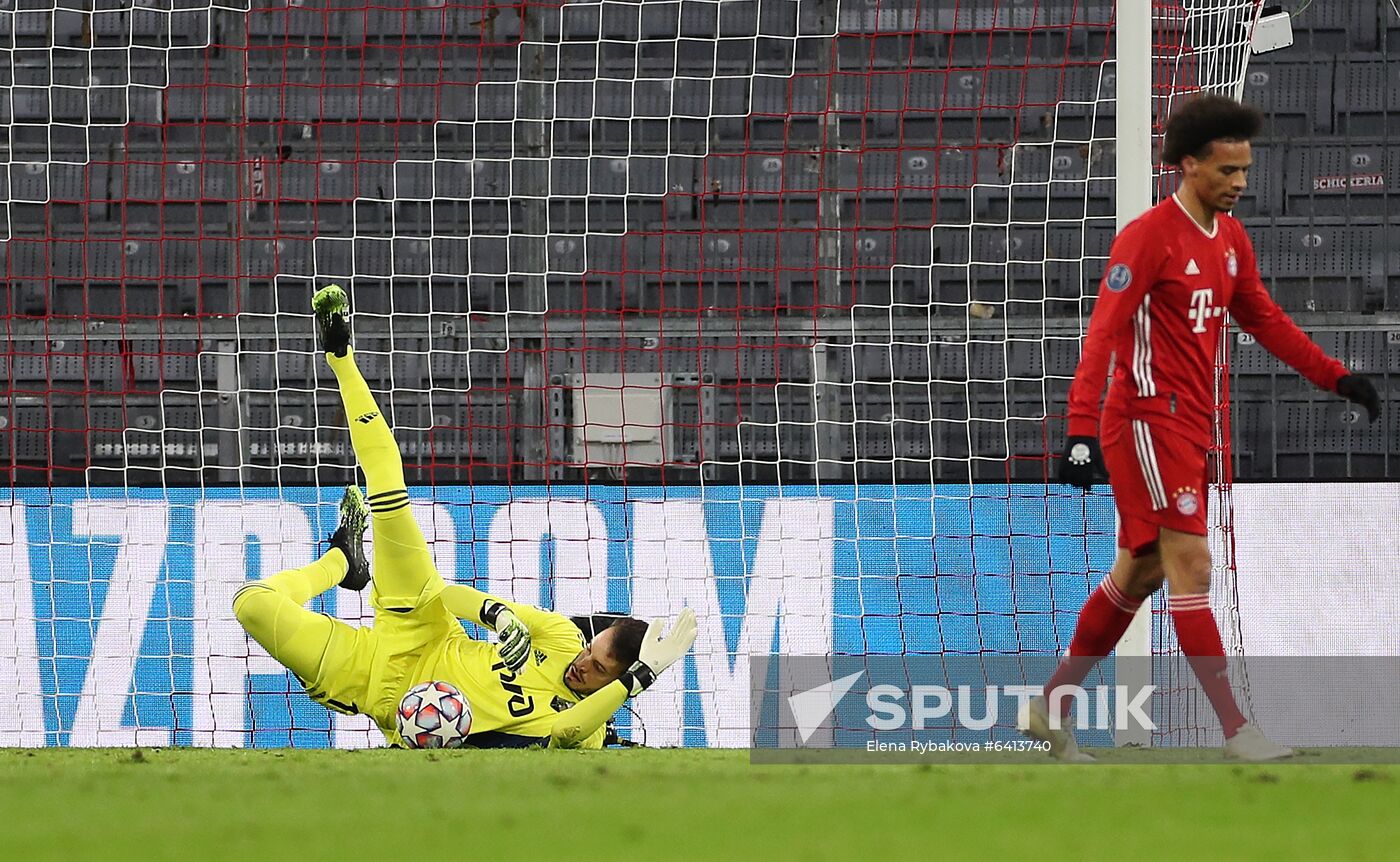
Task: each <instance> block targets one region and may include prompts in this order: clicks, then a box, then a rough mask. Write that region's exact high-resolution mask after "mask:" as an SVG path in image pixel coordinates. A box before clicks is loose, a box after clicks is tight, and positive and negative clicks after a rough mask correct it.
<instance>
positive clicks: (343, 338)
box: [312, 285, 445, 612]
mask: <svg viewBox="0 0 1400 862" xmlns="http://www.w3.org/2000/svg"><path fill="white" fill-rule="evenodd" d="M312 308H313V309H314V311H315V313H316V324H317V327H318V329H319V334H320V338H321V346H322V348H323V349H324V350H325V351H326V361H327V362H329V363H330V366H331V371H333V372H334V373H335V377H336V381H337V382H338V383H339V386H340V397H341V401H342V402H343V404H344V405H345V416H346V419H347V421H348V422H349V425H350V445H351V446H352V447H353V448H354V450H355V457H356V458H357V459H359V462H360V466H361V468H362V469H363V470H364V471H365V480H366V484H367V486H368V490H369V496H368V499H369V508H370V514H371V518H370V522H371V525H372V529H373V530H374V534H373V535H374V591H373V598H372V603H373V604H374V606H375V607H376V608H377V609H387V610H391V611H395V612H408V611H411V610H413V609H414V608H416V607H419V606H421V605H423V604H426V603H427V602H429V601H431V600H432V599H433V598H434V597H436V596H437V595H438V594H439V593H441V592H442V589H443V587H444V586H445V584H444V583H443V580H442V578H441V576H439V575H438V572H437V569H436V567H435V566H434V565H433V558H432V554H431V553H430V552H429V550H428V543H427V541H426V540H424V538H423V533H422V531H421V530H420V529H419V527H418V522H417V521H416V520H414V518H413V512H412V510H411V509H410V507H409V502H408V489H407V485H406V484H405V482H404V475H403V459H402V458H401V456H400V455H399V447H398V443H396V442H395V441H394V434H393V432H392V431H391V430H390V429H389V423H388V422H387V421H386V420H385V418H384V414H383V413H382V412H381V411H380V409H379V405H378V404H376V403H375V400H374V395H373V394H371V393H370V391H369V384H367V383H366V382H365V378H364V376H363V375H362V374H361V373H360V369H359V368H358V367H357V366H356V365H355V353H354V351H353V350H352V349H351V346H350V303H349V299H348V297H346V295H345V291H344V290H343V289H341V288H340V287H339V286H338V285H329V286H327V287H324V288H322V289H321V290H319V291H317V292H316V295H315V297H314V298H313V299H312Z"/></svg>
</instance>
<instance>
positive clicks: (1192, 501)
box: [1176, 488, 1201, 518]
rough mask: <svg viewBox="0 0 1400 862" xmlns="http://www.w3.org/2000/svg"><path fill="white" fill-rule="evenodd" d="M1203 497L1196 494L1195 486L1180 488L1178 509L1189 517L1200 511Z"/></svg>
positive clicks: (1177, 496)
mask: <svg viewBox="0 0 1400 862" xmlns="http://www.w3.org/2000/svg"><path fill="white" fill-rule="evenodd" d="M1200 508H1201V498H1200V497H1199V496H1198V495H1197V494H1196V489H1195V488H1178V489H1177V492H1176V510H1177V511H1178V512H1180V513H1181V514H1183V515H1185V516H1187V517H1188V518H1189V517H1190V516H1192V515H1194V514H1196V512H1198V511H1200Z"/></svg>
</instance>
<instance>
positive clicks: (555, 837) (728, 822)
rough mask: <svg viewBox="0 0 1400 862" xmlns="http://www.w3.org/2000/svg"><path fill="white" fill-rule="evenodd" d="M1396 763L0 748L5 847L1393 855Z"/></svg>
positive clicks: (303, 853) (210, 855) (196, 853)
mask: <svg viewBox="0 0 1400 862" xmlns="http://www.w3.org/2000/svg"><path fill="white" fill-rule="evenodd" d="M1397 791H1400V767H1397V766H1393V765H1380V766H1370V767H1367V766H1358V765H1355V764H1352V765H1344V764H1318V763H1314V764H1307V763H1304V764H1280V765H1270V766H1229V765H1187V764H1170V763H1164V764H1133V765H1127V764H1112V763H1103V764H1097V765H1090V766H1065V765H1011V764H1008V765H968V764H963V765H946V764H936V765H935V764H925V765H913V766H908V765H906V766H892V765H891V766H887V765H837V766H815V765H799V766H755V765H752V764H750V762H749V756H748V752H746V751H667V750H620V751H618V750H614V751H602V752H572V751H563V752H558V751H556V752H551V751H457V752H436V753H433V752H407V751H390V750H373V751H358V752H348V751H271V750H258V751H208V750H177V749H161V750H150V749H147V750H144V751H140V752H139V753H138V752H135V751H132V750H115V749H89V750H72V749H49V750H37V751H27V750H14V749H4V750H0V817H3V824H2V825H0V859H5V860H25V862H34V860H47V859H55V860H59V859H61V860H65V862H71V860H81V859H98V860H104V862H118V860H128V859H130V860H165V859H170V860H180V862H190V860H199V862H212V860H239V862H261V860H294V862H313V860H323V859H324V860H336V862H346V860H381V859H382V860H393V862H402V860H417V859H423V858H427V859H449V860H451V859H463V860H491V862H505V860H511V862H515V860H536V859H538V860H547V859H562V858H577V859H608V860H625V859H647V860H658V862H660V860H673V859H677V860H679V859H724V860H747V859H757V860H785V859H803V860H809V859H810V860H819V859H832V860H844V861H845V862H876V860H886V859H902V858H917V859H959V860H961V859H972V860H981V859H987V860H1001V859H1026V860H1035V862H1042V860H1053V859H1076V860H1082V859H1114V860H1118V859H1122V860H1129V859H1131V860H1139V859H1170V860H1172V862H1180V860H1182V859H1189V858H1193V856H1191V855H1183V854H1196V855H1195V858H1202V859H1232V860H1234V859H1267V860H1271V862H1276V860H1284V859H1310V860H1317V859H1393V858H1395V854H1396V852H1397V850H1396V848H1397V847H1400V816H1397V814H1396V812H1397V810H1400V806H1397V802H1400V792H1397Z"/></svg>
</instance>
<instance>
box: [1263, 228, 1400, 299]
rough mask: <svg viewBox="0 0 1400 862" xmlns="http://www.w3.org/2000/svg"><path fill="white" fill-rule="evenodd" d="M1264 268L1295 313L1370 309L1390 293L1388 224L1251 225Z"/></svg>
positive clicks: (1268, 279)
mask: <svg viewBox="0 0 1400 862" xmlns="http://www.w3.org/2000/svg"><path fill="white" fill-rule="evenodd" d="M1250 232H1251V237H1252V239H1253V241H1254V247H1255V251H1256V253H1257V256H1258V260H1259V269H1260V272H1261V274H1262V275H1263V276H1264V280H1265V282H1266V283H1267V284H1269V285H1270V287H1271V289H1272V291H1273V293H1274V296H1275V298H1276V299H1277V300H1278V301H1279V304H1280V305H1282V306H1283V307H1284V308H1285V309H1288V310H1290V311H1355V312H1359V311H1366V310H1374V309H1375V306H1376V305H1378V304H1379V303H1378V301H1377V297H1380V296H1383V295H1384V282H1385V277H1384V271H1385V248H1384V246H1383V245H1382V243H1383V242H1384V237H1385V228H1384V226H1383V225H1381V224H1378V223H1370V224H1366V223H1359V224H1358V223H1354V222H1350V223H1349V222H1339V221H1328V222H1323V221H1317V220H1311V221H1306V220H1299V219H1280V220H1275V221H1274V222H1271V223H1267V224H1252V225H1250Z"/></svg>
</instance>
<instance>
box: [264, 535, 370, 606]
mask: <svg viewBox="0 0 1400 862" xmlns="http://www.w3.org/2000/svg"><path fill="white" fill-rule="evenodd" d="M349 567H350V564H349V563H347V562H346V561H345V552H344V551H342V550H340V549H339V548H331V549H330V550H329V551H327V552H326V553H325V554H324V555H322V556H321V558H320V559H319V560H316V561H315V562H312V563H308V564H307V565H305V566H302V567H301V568H299V569H287V570H285V571H281V572H278V573H277V574H275V575H273V576H272V577H269V578H263V579H262V580H261V581H257V582H256V583H260V584H263V585H264V586H266V587H267V588H269V589H271V590H274V591H276V592H278V593H281V594H282V595H284V596H286V597H287V598H289V599H291V600H292V601H293V602H296V603H297V604H298V605H304V604H306V603H307V602H309V601H311V600H312V599H313V598H315V597H316V596H319V595H320V594H321V593H324V592H325V591H326V590H329V589H330V588H332V587H334V586H336V585H337V584H339V583H340V580H341V579H342V578H344V577H345V572H346V570H347V569H349Z"/></svg>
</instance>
